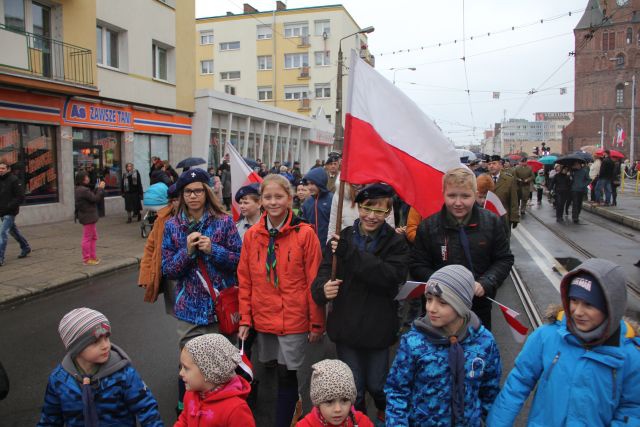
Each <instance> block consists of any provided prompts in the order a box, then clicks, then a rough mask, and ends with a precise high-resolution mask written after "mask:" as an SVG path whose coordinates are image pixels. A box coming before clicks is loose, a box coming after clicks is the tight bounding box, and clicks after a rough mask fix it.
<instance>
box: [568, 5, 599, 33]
mask: <svg viewBox="0 0 640 427" xmlns="http://www.w3.org/2000/svg"><path fill="white" fill-rule="evenodd" d="M604 19H605V16H604V13H603V12H602V7H601V5H600V1H599V0H589V4H588V5H587V8H586V9H585V10H584V14H583V15H582V18H580V22H578V25H576V28H575V29H576V30H585V29H588V28H591V27H596V26H601V25H602V24H603V20H604Z"/></svg>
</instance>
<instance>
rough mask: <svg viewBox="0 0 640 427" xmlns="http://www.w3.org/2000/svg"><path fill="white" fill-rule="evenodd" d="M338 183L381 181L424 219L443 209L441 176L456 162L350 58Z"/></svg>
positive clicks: (423, 121) (446, 145) (405, 104)
mask: <svg viewBox="0 0 640 427" xmlns="http://www.w3.org/2000/svg"><path fill="white" fill-rule="evenodd" d="M350 66H351V68H350V70H349V75H350V76H349V96H348V99H347V115H346V126H345V141H344V152H343V153H342V158H343V161H342V171H341V176H342V178H341V179H342V180H344V181H346V182H350V183H352V184H367V183H371V182H378V181H382V182H385V183H387V184H389V185H391V186H392V187H393V188H394V190H395V191H396V192H397V193H398V195H399V196H400V197H401V198H402V199H403V200H404V201H405V202H407V203H408V204H409V205H410V206H413V207H414V208H415V209H416V210H417V211H418V212H419V213H420V215H422V217H423V218H426V217H428V216H429V215H431V214H433V213H435V212H438V211H439V210H440V209H441V208H442V203H443V197H442V176H443V175H444V173H445V172H446V171H448V170H449V169H453V168H456V167H460V158H459V155H458V153H457V152H456V150H455V149H454V147H453V143H451V141H449V140H448V139H447V138H446V137H445V136H444V135H443V133H442V131H441V130H440V129H439V128H438V126H437V125H436V124H435V123H434V122H433V120H431V119H430V118H429V117H427V116H426V115H425V114H424V113H423V112H422V110H420V108H419V107H418V106H417V105H416V104H415V103H414V102H413V101H412V100H411V99H409V97H407V96H406V95H405V94H404V93H403V92H402V91H400V90H399V89H398V88H397V87H396V86H394V85H393V84H392V83H391V82H390V81H389V80H387V79H385V78H384V77H382V75H380V74H379V73H378V72H377V71H376V70H374V69H373V68H371V66H369V64H367V63H366V62H364V61H363V60H362V59H360V58H359V55H357V54H356V53H355V52H353V51H352V52H351V65H350Z"/></svg>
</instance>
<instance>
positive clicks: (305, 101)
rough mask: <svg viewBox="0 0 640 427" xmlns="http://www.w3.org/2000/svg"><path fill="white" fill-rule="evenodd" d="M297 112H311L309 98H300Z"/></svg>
mask: <svg viewBox="0 0 640 427" xmlns="http://www.w3.org/2000/svg"><path fill="white" fill-rule="evenodd" d="M298 111H311V100H310V99H309V98H302V99H301V100H300V105H299V106H298Z"/></svg>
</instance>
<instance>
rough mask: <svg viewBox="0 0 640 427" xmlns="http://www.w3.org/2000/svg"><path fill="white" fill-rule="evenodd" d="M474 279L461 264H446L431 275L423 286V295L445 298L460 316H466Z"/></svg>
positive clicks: (471, 299)
mask: <svg viewBox="0 0 640 427" xmlns="http://www.w3.org/2000/svg"><path fill="white" fill-rule="evenodd" d="M474 287H475V279H474V278H473V274H472V273H471V272H470V271H469V270H468V269H467V268H466V267H465V266H463V265H456V264H453V265H447V266H444V267H442V268H441V269H440V270H438V271H436V272H435V273H433V274H432V275H431V277H430V278H429V280H428V281H427V286H426V287H425V292H424V293H425V295H427V294H429V295H435V296H437V297H440V298H442V299H443V300H445V301H446V302H447V303H449V305H451V307H453V309H454V310H455V311H456V313H458V314H459V315H460V317H465V318H466V317H468V316H469V313H470V311H471V303H472V301H473V290H474Z"/></svg>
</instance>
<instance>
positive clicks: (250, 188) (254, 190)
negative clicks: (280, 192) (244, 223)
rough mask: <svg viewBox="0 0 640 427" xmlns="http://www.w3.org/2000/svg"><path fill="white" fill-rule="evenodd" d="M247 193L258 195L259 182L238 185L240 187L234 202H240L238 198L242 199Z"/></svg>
mask: <svg viewBox="0 0 640 427" xmlns="http://www.w3.org/2000/svg"><path fill="white" fill-rule="evenodd" d="M247 194H256V195H260V184H258V183H257V182H254V183H253V184H249V185H245V186H244V187H240V189H239V190H238V191H237V192H236V203H240V199H242V198H243V197H244V196H246V195H247Z"/></svg>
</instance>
